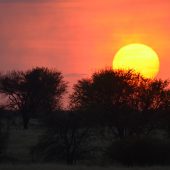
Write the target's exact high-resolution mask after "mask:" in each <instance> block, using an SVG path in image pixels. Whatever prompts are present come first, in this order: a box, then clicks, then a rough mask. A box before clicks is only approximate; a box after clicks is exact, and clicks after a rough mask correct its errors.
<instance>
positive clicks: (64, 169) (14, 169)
mask: <svg viewBox="0 0 170 170" xmlns="http://www.w3.org/2000/svg"><path fill="white" fill-rule="evenodd" d="M0 169H1V170H169V169H170V167H143V168H141V167H133V168H125V167H94V166H89V167H88V166H65V165H56V164H27V165H26V164H25V165H24V164H23V165H12V164H11V165H0Z"/></svg>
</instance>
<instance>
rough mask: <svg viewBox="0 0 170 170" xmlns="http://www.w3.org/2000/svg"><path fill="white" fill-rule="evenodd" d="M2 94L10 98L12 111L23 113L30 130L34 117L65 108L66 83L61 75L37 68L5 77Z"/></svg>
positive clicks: (2, 77) (0, 83)
mask: <svg viewBox="0 0 170 170" xmlns="http://www.w3.org/2000/svg"><path fill="white" fill-rule="evenodd" d="M0 92H1V93H2V94H4V95H6V96H7V97H8V108H10V109H12V110H18V111H19V112H20V113H21V114H22V118H23V124H24V128H25V129H27V128H28V122H29V120H30V118H31V117H33V116H37V115H36V114H39V113H48V112H50V111H52V110H54V109H59V108H61V99H62V96H63V94H64V93H65V92H66V83H65V82H64V80H63V77H62V74H61V73H60V72H58V71H55V70H49V69H47V68H44V67H42V68H38V67H37V68H33V69H32V70H28V71H25V72H23V71H12V72H9V73H7V74H5V75H2V76H1V80H0Z"/></svg>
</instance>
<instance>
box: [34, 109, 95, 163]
mask: <svg viewBox="0 0 170 170" xmlns="http://www.w3.org/2000/svg"><path fill="white" fill-rule="evenodd" d="M82 114H83V113H78V112H73V111H62V112H61V111H60V112H54V113H53V114H51V115H49V117H48V119H46V132H45V133H44V134H43V135H42V136H41V138H40V140H39V143H38V144H37V145H36V146H35V147H33V149H32V153H33V155H34V156H35V155H36V158H38V159H40V160H43V161H65V162H66V163H67V164H71V165H72V164H75V163H76V162H77V161H78V160H83V159H85V158H86V156H89V155H90V152H91V151H92V147H91V146H90V140H91V139H92V138H91V137H92V136H91V133H92V131H91V129H90V127H89V126H88V125H87V123H88V122H87V121H86V120H85V117H84V116H83V115H82Z"/></svg>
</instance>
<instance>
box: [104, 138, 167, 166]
mask: <svg viewBox="0 0 170 170" xmlns="http://www.w3.org/2000/svg"><path fill="white" fill-rule="evenodd" d="M105 157H106V158H108V159H109V160H110V161H111V162H117V163H121V164H123V165H127V166H133V165H139V166H148V165H149V166H150V165H168V164H170V143H169V142H168V141H165V140H162V139H158V138H150V137H148V138H146V137H143V138H130V139H121V140H116V141H114V142H113V143H112V145H111V146H109V147H108V148H107V150H106V152H105Z"/></svg>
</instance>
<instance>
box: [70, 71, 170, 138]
mask: <svg viewBox="0 0 170 170" xmlns="http://www.w3.org/2000/svg"><path fill="white" fill-rule="evenodd" d="M167 86H168V82H167V81H162V80H150V79H145V78H143V77H142V76H141V75H140V74H136V73H134V72H133V71H132V70H129V71H122V70H118V71H113V70H112V69H106V70H101V71H99V72H96V73H94V74H93V75H92V77H91V78H90V79H83V80H80V81H78V83H77V84H76V85H75V86H74V92H73V94H72V95H71V97H70V98H71V108H72V109H75V110H76V109H77V110H79V109H80V110H86V111H87V114H88V113H90V114H89V116H90V117H91V121H93V122H94V121H95V119H97V123H98V124H99V123H100V125H102V126H107V127H109V128H110V129H112V132H113V134H114V136H116V137H118V138H123V137H126V136H129V135H137V134H138V135H139V134H142V133H144V134H148V133H149V132H150V131H151V130H153V128H154V127H155V125H156V120H158V113H160V111H161V110H162V109H163V107H164V105H165V103H166V100H165V95H166V88H167ZM91 113H92V114H91ZM154 123H155V124H154ZM153 125H154V126H153Z"/></svg>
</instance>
